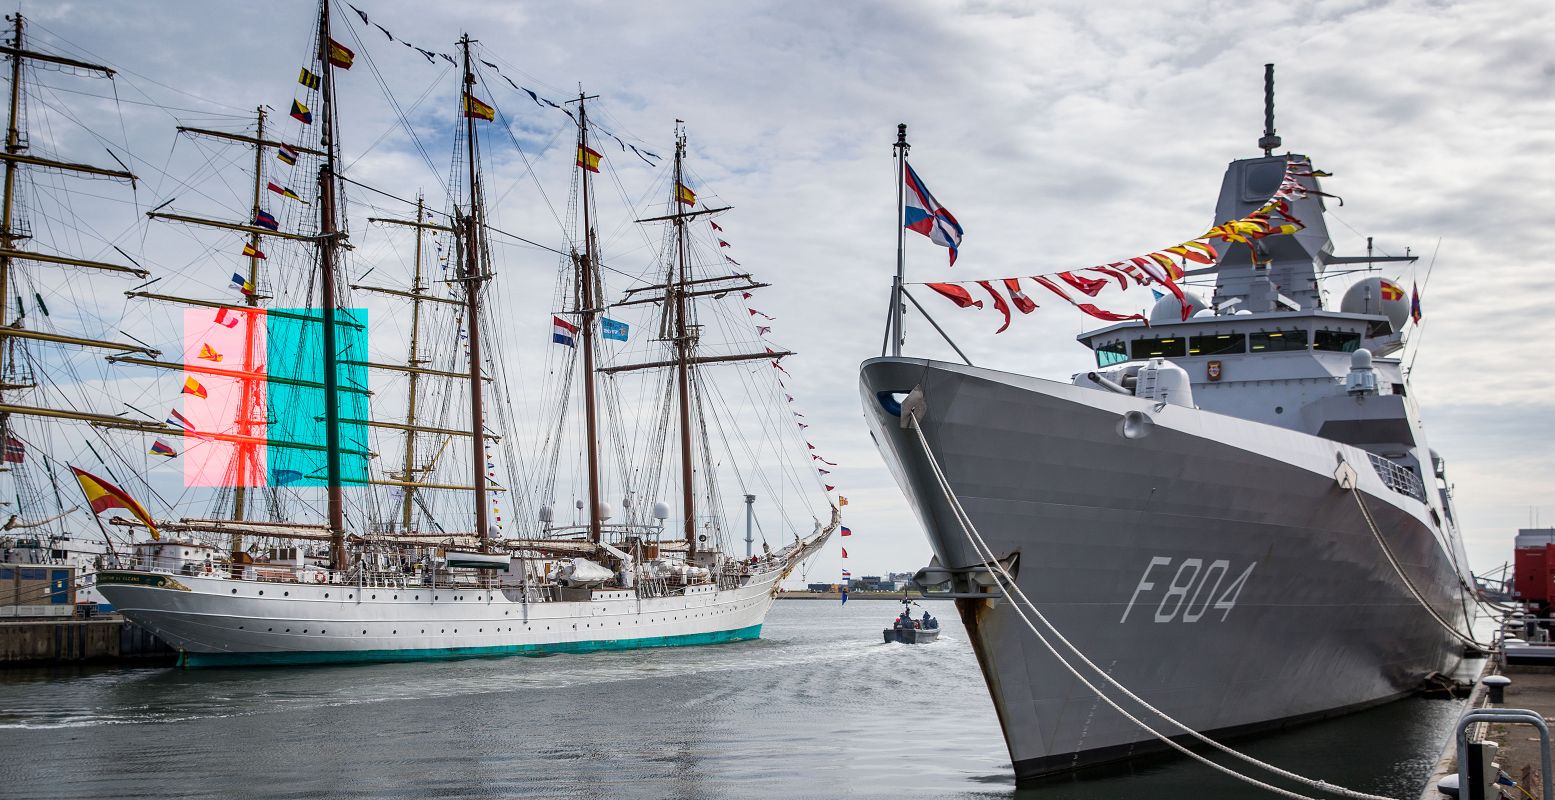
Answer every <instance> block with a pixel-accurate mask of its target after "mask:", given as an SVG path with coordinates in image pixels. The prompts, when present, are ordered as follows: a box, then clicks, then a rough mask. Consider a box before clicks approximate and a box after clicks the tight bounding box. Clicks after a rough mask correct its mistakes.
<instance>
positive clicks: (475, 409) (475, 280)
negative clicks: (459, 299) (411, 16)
mask: <svg viewBox="0 0 1555 800" xmlns="http://www.w3.org/2000/svg"><path fill="white" fill-rule="evenodd" d="M326 2H327V0H326ZM459 46H460V48H461V49H462V50H463V51H464V80H463V81H462V87H463V89H464V96H463V97H462V98H461V100H462V101H463V102H461V103H460V108H461V109H463V112H464V146H465V160H467V161H468V162H469V167H470V187H469V188H470V200H469V213H468V214H466V215H465V219H464V224H465V246H464V262H463V267H464V274H463V276H462V280H461V282H462V283H463V284H464V297H465V316H466V317H467V319H466V323H465V324H467V325H468V326H469V331H470V467H471V470H472V471H473V475H472V478H473V481H474V486H475V534H476V536H478V537H480V542H481V550H482V551H486V550H488V549H490V548H489V545H490V544H491V527H490V523H489V522H488V515H489V513H490V509H489V508H488V507H487V503H486V437H485V430H486V426H485V411H484V409H483V407H482V397H481V315H480V311H481V308H480V294H481V291H480V290H481V281H482V280H484V276H483V275H482V274H481V261H480V258H481V251H482V250H483V248H482V247H481V242H480V235H481V230H482V227H481V209H480V203H481V197H480V185H479V183H478V181H479V180H480V168H479V167H480V165H479V162H478V159H479V157H480V154H479V152H478V151H477V148H476V141H475V115H474V114H472V113H470V110H471V108H472V102H471V101H472V100H473V99H474V98H475V72H474V71H473V70H472V69H471V68H470V35H469V34H465V35H464V36H462V37H460V39H459ZM407 488H408V487H407Z"/></svg>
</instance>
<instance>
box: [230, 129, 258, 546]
mask: <svg viewBox="0 0 1555 800" xmlns="http://www.w3.org/2000/svg"><path fill="white" fill-rule="evenodd" d="M256 114H257V116H256V118H255V123H254V138H255V139H258V140H260V141H264V138H265V107H264V106H259V107H258V108H257V109H256ZM264 173H265V148H264V145H262V144H256V145H254V203H253V208H252V209H251V210H250V211H249V219H257V218H258V217H259V212H260V210H261V209H260V203H261V201H262V200H263V199H264V195H263V194H262V192H264V189H265V184H264ZM248 249H249V256H248V284H249V285H250V286H253V287H255V291H252V292H249V293H248V294H247V295H245V296H244V302H245V303H247V305H248V307H249V308H257V307H258V306H259V292H258V287H259V253H260V250H259V234H257V233H250V234H249V235H248ZM248 318H249V324H247V325H244V326H243V371H244V372H245V373H248V374H249V375H252V374H253V373H254V370H256V369H258V367H259V364H258V361H257V360H256V359H255V358H254V327H255V326H254V324H253V320H254V318H255V317H254V315H253V314H249V316H248ZM257 388H258V387H256V386H255V385H254V381H253V380H252V379H249V378H245V379H244V380H243V382H242V391H241V393H240V396H239V399H238V419H237V423H238V430H237V433H238V435H239V436H252V435H253V424H254V404H255V402H256V401H257V400H258V397H257V396H256V395H257V394H258V392H257ZM235 450H236V451H237V452H236V455H237V459H236V462H237V463H236V465H235V466H236V472H237V475H236V476H235V477H236V480H234V481H233V482H232V519H234V520H237V521H242V520H243V519H245V518H246V517H247V515H248V487H249V486H250V485H251V484H250V481H249V467H250V465H251V464H253V465H257V461H258V459H256V458H255V457H254V456H255V455H256V454H255V452H254V446H253V445H238V446H237V447H236V448H235ZM230 545H231V546H230V548H229V549H230V551H231V552H232V553H233V554H236V553H238V552H240V551H241V550H242V549H243V535H242V534H240V533H234V534H232V539H231V542H230Z"/></svg>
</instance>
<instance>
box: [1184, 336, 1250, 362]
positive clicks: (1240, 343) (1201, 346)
mask: <svg viewBox="0 0 1555 800" xmlns="http://www.w3.org/2000/svg"><path fill="white" fill-rule="evenodd" d="M1245 352H1247V334H1245V333H1212V334H1210V335H1208V336H1194V337H1192V338H1190V339H1188V355H1190V356H1219V355H1225V354H1227V353H1245Z"/></svg>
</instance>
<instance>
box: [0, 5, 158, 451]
mask: <svg viewBox="0 0 1555 800" xmlns="http://www.w3.org/2000/svg"><path fill="white" fill-rule="evenodd" d="M10 20H11V23H12V37H13V39H12V41H11V44H10V46H9V47H0V52H4V53H5V54H6V55H7V56H8V57H9V58H10V59H11V93H10V105H9V112H8V114H7V118H6V132H5V149H4V151H3V152H0V160H4V161H5V183H4V187H3V190H0V406H3V407H4V410H3V411H0V432H3V431H5V430H7V429H8V428H9V417H10V415H11V414H28V415H32V413H33V409H31V408H30V407H26V406H13V405H10V404H6V403H5V402H4V398H3V395H4V392H5V390H6V389H21V388H27V387H25V386H14V385H9V384H7V383H5V380H4V376H5V374H6V363H7V361H8V360H9V359H8V356H9V355H10V352H9V351H10V346H11V340H13V339H32V340H35V341H43V342H53V343H56V344H68V345H74V346H77V347H94V348H102V349H106V350H119V351H124V352H141V353H146V354H147V355H152V356H156V355H159V354H160V353H159V351H156V350H154V349H152V348H150V347H145V346H139V345H131V344H120V343H118V342H108V341H101V340H98V339H88V338H84V337H79V336H65V335H61V334H55V333H47V332H44V331H31V330H27V329H25V328H22V327H21V321H20V320H17V321H16V322H14V323H11V322H7V321H6V319H7V317H8V316H9V314H10V311H9V309H10V308H11V266H12V264H13V262H15V261H35V262H40V263H46V264H61V265H67V266H74V267H86V268H89V269H98V270H104V271H108V272H120V273H127V274H132V275H136V276H139V277H145V276H146V275H147V274H149V273H147V272H146V271H145V270H143V269H137V268H132V267H122V266H119V265H117V264H106V263H103V262H99V261H88V260H84V259H78V258H70V257H67V256H60V255H53V254H48V253H29V252H23V251H20V250H18V249H16V244H17V240H18V239H20V238H22V237H21V236H18V235H17V231H16V229H15V226H16V170H17V167H19V166H22V165H31V166H39V167H48V168H52V169H59V170H63V171H67V172H79V173H83V174H87V175H102V176H105V177H110V178H118V179H122V180H128V181H130V182H131V183H132V184H133V183H134V181H135V176H134V175H132V174H131V173H129V172H121V171H118V170H111V169H103V168H101V167H94V166H91V165H90V164H73V163H68V162H63V161H55V160H53V159H47V158H40V157H38V156H32V155H26V154H25V151H26V150H27V145H26V143H24V142H23V141H22V134H21V129H20V128H19V127H18V125H19V123H20V120H21V99H22V60H23V59H32V60H34V61H42V62H45V63H50V64H59V65H62V66H66V67H70V68H72V69H78V70H85V71H88V72H96V73H101V74H103V75H106V76H108V77H110V78H112V77H113V74H114V72H113V70H111V69H109V68H108V67H104V66H101V65H98V64H90V63H87V62H85V61H77V60H75V59H73V58H65V57H64V56H57V55H53V54H50V53H38V52H34V51H31V50H28V49H27V48H26V41H25V39H24V36H25V33H26V22H25V20H24V19H23V17H22V15H21V14H20V13H17V14H13V15H12V16H11V17H10ZM42 411H47V412H48V413H49V414H50V415H51V416H53V417H54V418H56V419H74V420H87V419H88V418H89V417H90V416H91V415H88V414H83V413H78V412H75V411H71V410H67V409H43V410H42ZM38 415H39V416H41V415H42V414H38Z"/></svg>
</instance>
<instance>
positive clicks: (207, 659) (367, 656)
mask: <svg viewBox="0 0 1555 800" xmlns="http://www.w3.org/2000/svg"><path fill="white" fill-rule="evenodd" d="M760 636H761V625H759V624H758V625H752V626H750V627H748V628H739V629H737V630H732V631H713V632H712V633H688V634H685V635H682V636H649V637H646V638H642V639H595V640H592V641H587V642H555V643H552V644H507V645H496V646H493V647H433V648H426V649H422V650H340V651H310V652H294V653H188V652H186V653H184V654H183V655H182V656H181V657H180V659H179V665H180V666H184V667H236V666H267V665H277V666H279V665H288V664H290V665H297V664H356V663H367V662H384V661H437V660H441V659H451V658H480V657H484V656H511V655H548V654H551V653H593V652H598V651H601V650H637V649H641V648H644V647H685V646H687V645H699V644H722V643H724V642H739V641H744V640H747V639H757V638H760Z"/></svg>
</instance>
